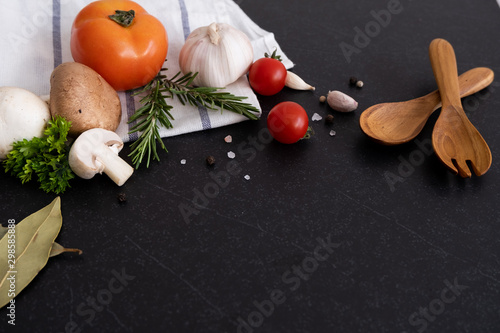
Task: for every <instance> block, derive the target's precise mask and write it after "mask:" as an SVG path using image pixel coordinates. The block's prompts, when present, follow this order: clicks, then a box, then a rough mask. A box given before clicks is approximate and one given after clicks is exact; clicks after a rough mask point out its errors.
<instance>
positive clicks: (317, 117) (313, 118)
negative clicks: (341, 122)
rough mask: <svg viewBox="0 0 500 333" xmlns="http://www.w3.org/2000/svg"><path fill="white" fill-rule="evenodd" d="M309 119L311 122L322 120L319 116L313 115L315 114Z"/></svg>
mask: <svg viewBox="0 0 500 333" xmlns="http://www.w3.org/2000/svg"><path fill="white" fill-rule="evenodd" d="M311 119H312V121H320V120H321V119H323V117H321V116H320V115H319V114H317V113H315V114H313V116H312V118H311Z"/></svg>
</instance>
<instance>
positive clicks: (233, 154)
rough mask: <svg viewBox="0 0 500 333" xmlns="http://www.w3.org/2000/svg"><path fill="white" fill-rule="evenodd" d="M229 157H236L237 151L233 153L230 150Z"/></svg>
mask: <svg viewBox="0 0 500 333" xmlns="http://www.w3.org/2000/svg"><path fill="white" fill-rule="evenodd" d="M227 157H229V158H235V157H236V154H235V153H233V152H232V151H228V152H227Z"/></svg>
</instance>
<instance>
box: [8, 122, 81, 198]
mask: <svg viewBox="0 0 500 333" xmlns="http://www.w3.org/2000/svg"><path fill="white" fill-rule="evenodd" d="M70 127H71V122H69V121H67V120H66V119H64V118H62V117H60V116H57V117H55V118H53V119H51V120H49V122H48V124H47V128H46V129H45V131H44V135H43V137H34V138H33V139H31V140H27V139H23V140H22V141H17V142H15V143H14V144H13V149H12V150H11V151H10V152H9V154H7V158H6V159H5V161H4V162H3V163H4V169H5V172H7V173H9V172H10V174H11V175H12V176H15V177H17V178H19V179H20V180H21V182H22V183H23V184H24V183H26V182H28V181H30V180H31V179H33V175H35V176H36V178H37V180H38V182H39V183H40V188H41V189H42V190H44V191H45V192H47V193H50V192H54V193H56V194H59V193H63V192H64V191H65V190H66V188H67V187H70V185H69V180H70V179H72V178H74V177H75V175H74V173H73V171H71V168H70V166H69V162H68V154H69V146H68V145H67V144H66V140H67V139H66V138H67V135H68V131H69V128H70Z"/></svg>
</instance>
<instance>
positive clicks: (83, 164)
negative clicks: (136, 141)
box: [69, 128, 134, 186]
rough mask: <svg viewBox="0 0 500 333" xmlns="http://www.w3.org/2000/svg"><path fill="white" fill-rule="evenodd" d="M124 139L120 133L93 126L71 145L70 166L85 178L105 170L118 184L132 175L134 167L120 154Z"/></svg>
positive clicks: (121, 183)
mask: <svg viewBox="0 0 500 333" xmlns="http://www.w3.org/2000/svg"><path fill="white" fill-rule="evenodd" d="M122 148H123V141H122V140H121V139H120V137H119V136H118V134H116V133H115V132H112V131H108V130H105V129H102V128H93V129H90V130H87V131H85V132H83V133H82V134H80V136H79V137H78V138H77V139H76V140H75V142H74V143H73V145H72V146H71V150H70V152H69V166H70V167H71V170H73V172H74V173H75V174H76V175H77V176H79V177H81V178H84V179H90V178H92V177H94V175H95V174H96V173H102V172H104V173H105V174H107V175H108V176H109V178H111V179H112V180H113V181H114V182H115V183H116V184H117V185H118V186H122V185H123V184H124V183H125V182H126V181H127V179H129V178H130V176H132V173H133V172H134V169H133V168H132V167H131V166H130V165H129V164H128V163H127V162H125V161H124V160H122V159H121V158H120V157H119V156H118V152H120V150H122Z"/></svg>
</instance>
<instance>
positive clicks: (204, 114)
mask: <svg viewBox="0 0 500 333" xmlns="http://www.w3.org/2000/svg"><path fill="white" fill-rule="evenodd" d="M179 7H180V8H181V18H182V31H183V32H184V39H186V38H187V37H188V36H189V34H190V33H191V29H190V27H189V15H188V12H187V9H186V4H185V3H184V0H179ZM198 112H199V113H200V118H201V126H202V128H203V129H204V130H206V129H210V128H212V124H211V123H210V117H209V116H208V111H207V108H206V107H204V106H201V105H198Z"/></svg>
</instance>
